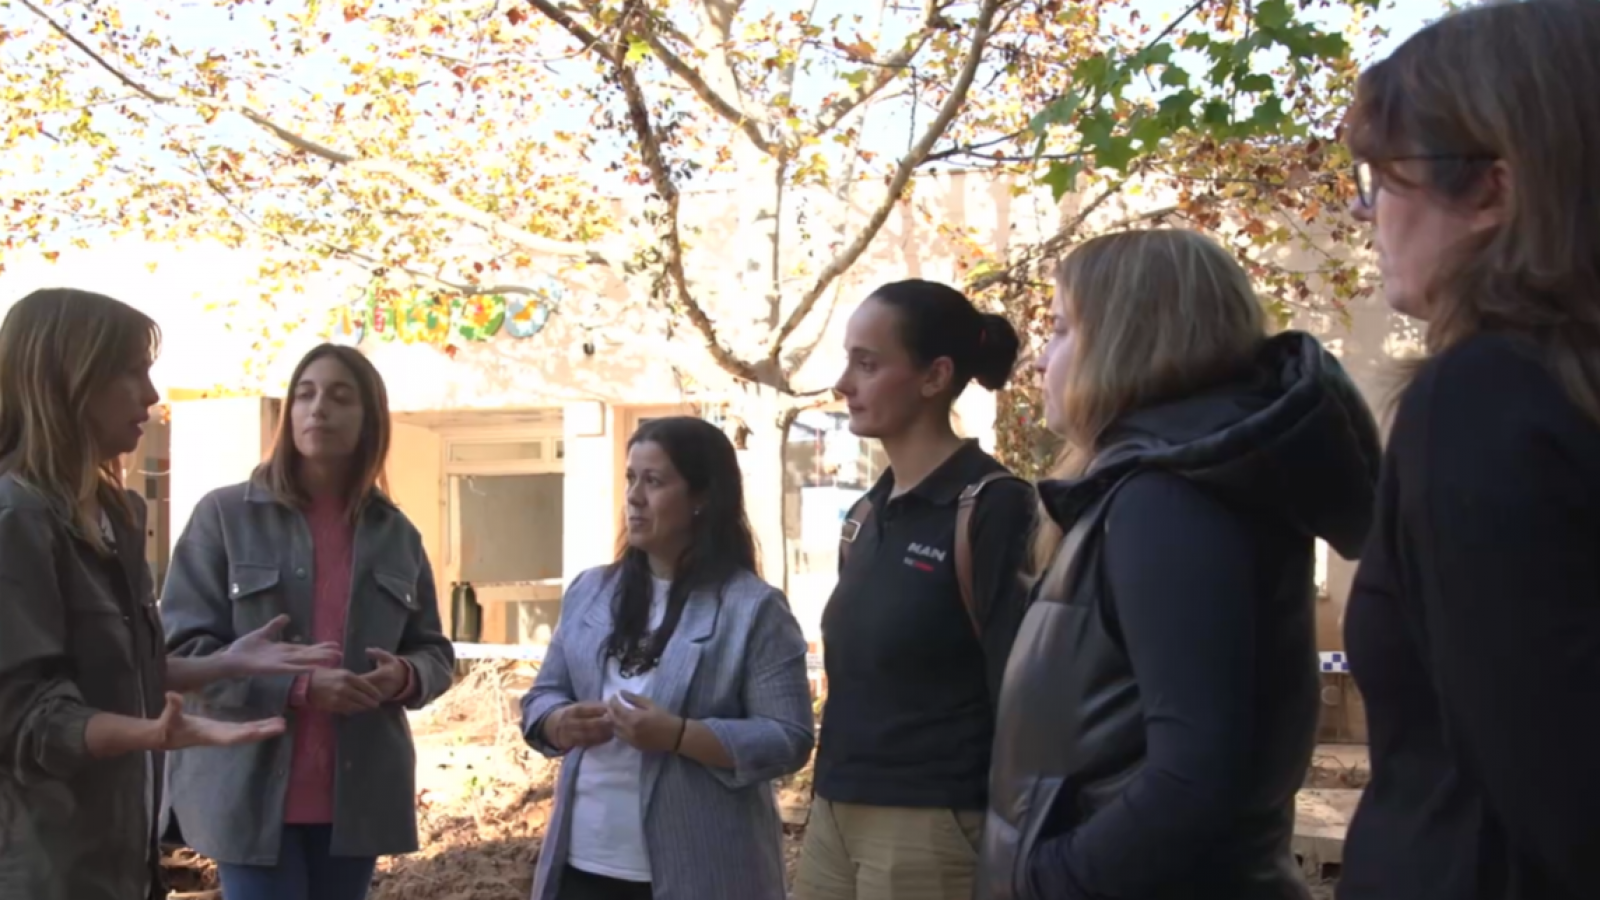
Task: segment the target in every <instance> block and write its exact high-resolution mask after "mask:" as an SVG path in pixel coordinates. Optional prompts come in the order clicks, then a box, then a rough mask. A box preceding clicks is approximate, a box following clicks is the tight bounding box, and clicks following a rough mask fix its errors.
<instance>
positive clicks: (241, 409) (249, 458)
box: [168, 397, 273, 545]
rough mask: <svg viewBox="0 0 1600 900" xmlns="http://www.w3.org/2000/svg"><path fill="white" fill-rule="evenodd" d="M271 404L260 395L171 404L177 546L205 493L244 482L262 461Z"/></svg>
mask: <svg viewBox="0 0 1600 900" xmlns="http://www.w3.org/2000/svg"><path fill="white" fill-rule="evenodd" d="M272 406H273V401H271V400H268V399H266V398H262V397H229V398H224V399H216V400H177V401H174V402H173V403H172V428H171V432H170V436H169V438H168V442H169V447H170V450H171V459H172V500H171V507H170V516H171V518H170V522H171V525H170V529H171V530H170V531H169V532H168V533H169V535H170V536H171V541H172V543H173V544H174V545H176V544H177V541H178V538H179V537H180V536H181V535H182V534H183V529H184V528H185V527H186V526H187V525H188V524H189V516H190V515H191V514H192V513H193V512H194V508H195V506H196V505H197V504H198V503H199V502H200V499H201V498H202V497H204V496H205V495H206V494H208V493H210V492H211V491H214V490H216V489H217V488H220V487H225V486H227V485H230V484H237V483H239V482H241V481H244V480H245V479H247V478H249V477H250V473H251V471H252V470H254V469H255V467H256V466H257V465H259V464H260V463H261V459H262V457H263V455H264V454H265V453H266V451H267V449H268V448H269V447H270V446H271V442H272V426H273V414H272Z"/></svg>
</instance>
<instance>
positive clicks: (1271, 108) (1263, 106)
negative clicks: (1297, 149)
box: [1250, 97, 1289, 131]
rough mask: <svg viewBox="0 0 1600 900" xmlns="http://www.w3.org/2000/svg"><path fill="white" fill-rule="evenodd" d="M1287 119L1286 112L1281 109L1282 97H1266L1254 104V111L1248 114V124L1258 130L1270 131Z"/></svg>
mask: <svg viewBox="0 0 1600 900" xmlns="http://www.w3.org/2000/svg"><path fill="white" fill-rule="evenodd" d="M1288 119H1289V116H1288V114H1286V113H1285V112H1284V111H1283V98H1282V97H1267V98H1265V99H1263V100H1262V101H1261V102H1260V103H1258V104H1256V108H1255V112H1253V113H1251V115H1250V124H1251V126H1252V127H1253V128H1254V129H1256V130H1258V131H1272V130H1274V129H1276V128H1278V126H1280V125H1282V124H1283V123H1284V122H1286V121H1288Z"/></svg>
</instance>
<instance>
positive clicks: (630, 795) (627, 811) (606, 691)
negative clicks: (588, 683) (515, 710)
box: [567, 578, 671, 882]
mask: <svg viewBox="0 0 1600 900" xmlns="http://www.w3.org/2000/svg"><path fill="white" fill-rule="evenodd" d="M652 581H653V583H654V584H653V586H654V588H655V590H654V593H652V594H651V597H650V629H651V630H652V631H654V630H655V629H656V628H658V627H660V625H661V619H662V617H663V616H664V615H665V614H666V610H667V588H668V587H670V586H671V582H668V581H663V580H661V579H659V578H656V579H652ZM654 674H655V670H654V669H651V670H650V671H648V672H644V673H641V674H639V675H635V676H633V677H632V678H624V677H623V676H622V672H621V671H620V667H619V665H618V663H617V660H616V659H614V658H612V657H610V656H607V657H606V671H605V682H604V687H603V688H602V689H601V696H602V698H603V699H604V700H606V701H610V699H611V698H612V697H614V696H616V695H617V693H618V692H619V691H627V692H629V693H631V694H639V695H641V696H642V695H643V694H644V693H645V691H646V690H648V689H649V687H650V679H651V677H652V676H653V675H654ZM643 762H644V757H643V756H642V755H641V754H640V753H639V751H638V750H635V749H634V748H632V747H630V746H628V745H627V744H625V743H623V742H622V741H620V740H618V739H616V738H612V739H611V740H610V741H608V742H606V743H604V744H600V745H597V746H594V747H590V748H589V749H587V750H585V751H583V759H582V760H581V761H580V762H579V765H578V781H577V784H576V785H575V786H574V790H573V804H572V846H571V848H570V850H569V851H568V853H567V862H568V863H569V864H571V865H572V867H573V868H576V869H581V870H583V871H585V872H588V873H590V874H591V875H600V876H603V877H606V878H616V879H618V880H621V881H637V882H648V881H650V854H649V852H648V851H647V849H646V848H645V843H644V792H643V791H642V790H641V785H640V780H639V779H640V773H641V770H642V768H643Z"/></svg>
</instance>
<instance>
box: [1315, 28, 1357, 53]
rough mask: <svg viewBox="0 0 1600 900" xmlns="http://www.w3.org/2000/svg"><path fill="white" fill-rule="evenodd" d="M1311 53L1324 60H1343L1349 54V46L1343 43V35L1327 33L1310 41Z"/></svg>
mask: <svg viewBox="0 0 1600 900" xmlns="http://www.w3.org/2000/svg"><path fill="white" fill-rule="evenodd" d="M1311 49H1312V53H1314V54H1315V55H1316V56H1317V57H1318V58H1320V59H1325V60H1335V59H1343V58H1344V57H1345V56H1347V55H1349V53H1350V44H1349V43H1348V42H1347V41H1345V39H1344V35H1342V34H1339V33H1337V32H1329V33H1326V34H1321V35H1318V36H1317V37H1315V38H1313V39H1312V41H1311Z"/></svg>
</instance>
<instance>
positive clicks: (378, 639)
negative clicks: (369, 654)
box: [360, 569, 421, 652]
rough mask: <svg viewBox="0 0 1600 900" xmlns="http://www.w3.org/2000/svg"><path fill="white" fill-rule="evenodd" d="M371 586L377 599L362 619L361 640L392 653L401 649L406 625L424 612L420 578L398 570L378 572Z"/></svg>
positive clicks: (369, 604)
mask: <svg viewBox="0 0 1600 900" xmlns="http://www.w3.org/2000/svg"><path fill="white" fill-rule="evenodd" d="M372 586H373V590H372V593H373V594H375V595H376V596H375V597H373V598H372V602H371V603H368V604H367V605H366V606H367V608H368V610H370V612H369V613H368V614H367V615H364V616H362V617H361V618H362V621H361V630H362V633H361V635H360V640H361V641H362V642H363V644H364V645H365V646H368V647H379V648H382V649H384V650H388V651H390V652H393V651H395V650H397V649H399V647H400V638H401V637H402V636H403V635H404V634H405V630H406V625H407V623H409V622H410V621H411V617H412V616H413V615H416V613H417V612H418V611H419V610H420V609H421V606H420V604H421V601H420V600H418V599H417V577H416V575H415V574H410V575H408V574H406V573H404V572H401V571H397V570H395V569H377V570H375V571H374V572H373V573H372Z"/></svg>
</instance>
